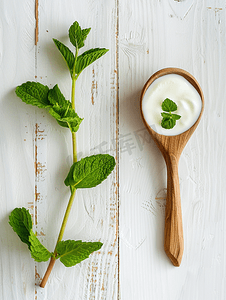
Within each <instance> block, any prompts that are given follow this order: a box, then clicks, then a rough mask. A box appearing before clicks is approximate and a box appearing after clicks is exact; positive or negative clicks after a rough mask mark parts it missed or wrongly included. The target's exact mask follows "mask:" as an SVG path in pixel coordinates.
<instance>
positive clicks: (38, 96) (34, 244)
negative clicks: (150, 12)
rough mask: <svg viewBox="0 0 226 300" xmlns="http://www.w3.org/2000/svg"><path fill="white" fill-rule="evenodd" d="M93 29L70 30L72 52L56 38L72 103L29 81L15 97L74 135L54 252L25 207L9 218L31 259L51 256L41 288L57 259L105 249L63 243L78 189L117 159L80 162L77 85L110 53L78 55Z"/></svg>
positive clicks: (68, 260) (69, 262) (67, 260)
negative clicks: (40, 237) (68, 193)
mask: <svg viewBox="0 0 226 300" xmlns="http://www.w3.org/2000/svg"><path fill="white" fill-rule="evenodd" d="M90 29H91V28H86V29H81V27H80V26H79V24H78V22H74V23H73V24H72V25H71V27H70V28H69V39H70V42H71V44H72V46H73V50H71V49H69V47H67V46H66V45H64V44H63V43H62V42H60V41H58V40H57V39H53V42H54V43H55V45H56V47H57V49H58V50H59V51H60V53H61V55H62V56H63V58H64V60H65V62H66V64H67V67H68V70H69V72H70V75H71V80H72V89H71V101H69V100H66V98H65V97H64V95H63V94H62V92H61V91H60V89H59V87H58V85H57V84H56V85H55V86H54V87H53V88H49V87H48V86H46V85H43V84H41V83H39V82H30V81H28V82H26V83H23V84H21V85H20V86H18V87H17V88H16V94H17V96H18V97H20V98H21V100H22V101H23V102H25V103H26V104H31V105H34V106H37V107H39V108H42V109H46V110H47V111H48V113H49V114H50V115H51V116H52V117H53V118H55V119H56V121H57V123H58V124H59V125H60V126H63V127H67V128H69V129H70V130H71V133H72V145H73V165H72V166H71V168H70V170H69V173H68V176H67V178H66V179H65V185H66V186H69V187H70V190H71V196H70V199H69V202H68V206H67V209H66V212H65V215H64V219H63V222H62V225H61V229H60V233H59V236H58V240H57V243H56V247H55V250H54V251H53V252H50V251H48V250H47V249H46V248H45V247H44V246H43V245H42V244H41V242H40V241H39V240H38V238H37V236H36V235H35V233H34V232H33V231H32V218H31V215H30V214H29V212H28V210H26V209H25V208H15V209H14V210H13V211H12V213H11V214H10V216H9V220H10V221H9V224H10V225H11V226H12V228H13V230H14V231H15V232H16V233H17V234H18V236H19V238H20V239H21V241H22V242H24V243H26V244H27V246H28V249H29V250H30V252H31V256H32V257H33V258H34V259H35V260H36V261H38V262H40V261H47V260H48V259H49V258H50V257H51V261H50V264H49V267H48V269H47V271H46V273H45V276H44V278H43V280H42V282H41V285H40V286H41V287H44V286H45V284H46V282H47V280H48V277H49V274H50V272H51V270H52V267H53V264H54V263H55V261H56V260H57V259H58V258H59V259H60V261H61V262H62V263H63V264H64V265H65V266H66V267H71V266H74V265H75V264H77V263H79V262H81V261H82V260H84V259H86V258H88V257H89V255H90V254H91V253H92V252H93V251H97V250H99V249H100V248H101V247H102V243H101V242H82V241H73V240H68V241H62V238H63V234H64V231H65V227H66V224H67V220H68V217H69V213H70V210H71V206H72V204H73V201H74V198H75V194H76V190H77V189H78V188H92V187H95V186H97V185H98V184H100V183H101V182H102V181H103V180H105V179H106V178H107V177H108V175H110V173H111V172H112V170H113V169H114V167H115V159H114V157H112V156H110V155H108V154H97V155H92V156H89V157H85V158H83V159H81V160H80V161H77V148H76V132H77V131H78V129H79V126H80V124H81V122H82V120H83V119H82V118H80V117H79V116H78V115H77V113H76V112H75V83H76V81H77V79H78V77H79V75H80V74H81V72H82V71H83V70H84V69H85V68H86V67H88V66H89V65H90V64H92V63H93V62H94V61H96V60H97V59H99V58H100V57H101V56H103V55H104V54H105V53H106V52H107V51H108V49H105V48H94V49H90V50H87V51H85V52H84V53H82V54H80V55H79V50H80V49H81V48H82V47H83V46H84V41H85V40H86V38H87V36H88V34H89V32H90Z"/></svg>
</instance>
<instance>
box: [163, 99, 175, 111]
mask: <svg viewBox="0 0 226 300" xmlns="http://www.w3.org/2000/svg"><path fill="white" fill-rule="evenodd" d="M162 110H164V111H168V112H171V111H175V110H177V105H176V103H175V102H173V101H172V100H170V99H169V98H166V99H165V100H164V101H163V103H162Z"/></svg>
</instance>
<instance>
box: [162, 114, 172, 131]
mask: <svg viewBox="0 0 226 300" xmlns="http://www.w3.org/2000/svg"><path fill="white" fill-rule="evenodd" d="M175 125H176V120H174V119H173V118H172V117H170V118H163V119H162V122H161V126H162V127H163V128H165V129H171V128H173V127H174V126H175Z"/></svg>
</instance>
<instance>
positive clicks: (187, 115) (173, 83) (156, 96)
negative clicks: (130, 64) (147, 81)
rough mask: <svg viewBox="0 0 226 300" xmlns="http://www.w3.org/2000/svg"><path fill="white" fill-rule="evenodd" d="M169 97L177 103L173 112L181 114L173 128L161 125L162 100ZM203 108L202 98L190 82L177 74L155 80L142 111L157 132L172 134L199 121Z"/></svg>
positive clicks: (182, 130)
mask: <svg viewBox="0 0 226 300" xmlns="http://www.w3.org/2000/svg"><path fill="white" fill-rule="evenodd" d="M166 98H169V99H170V100H172V101H174V102H175V103H176V104H177V110H176V111H174V112H172V113H175V114H178V115H180V116H181V118H180V119H179V120H177V121H176V125H175V126H174V127H173V128H171V129H165V128H163V127H162V126H161V121H162V116H161V113H162V112H163V110H162V102H163V101H164V100H165V99H166ZM201 109H202V100H201V97H200V95H199V93H198V92H197V90H196V89H195V88H194V87H193V85H192V84H190V82H188V81H187V80H186V79H185V78H184V77H183V76H180V75H177V74H169V75H164V76H161V77H159V78H158V79H156V80H155V81H153V83H152V84H151V85H150V86H149V87H148V89H147V91H146V92H145V95H144V97H143V100H142V112H143V116H144V118H145V120H146V122H147V123H148V125H149V126H150V127H151V128H152V129H153V130H154V131H156V132H157V133H159V134H163V135H167V136H172V135H178V134H181V133H183V132H185V131H186V130H188V129H189V128H190V127H191V126H192V125H194V123H195V122H196V121H197V119H198V117H199V115H200V113H201Z"/></svg>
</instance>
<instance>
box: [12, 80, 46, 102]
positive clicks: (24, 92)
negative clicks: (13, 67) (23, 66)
mask: <svg viewBox="0 0 226 300" xmlns="http://www.w3.org/2000/svg"><path fill="white" fill-rule="evenodd" d="M48 91H49V88H48V86H46V85H43V84H41V83H39V82H31V81H28V82H26V83H23V84H22V85H20V86H18V87H17V88H16V95H17V96H18V97H20V98H21V100H22V101H23V102H25V103H27V104H31V105H34V106H37V107H39V108H48V107H50V106H51V105H50V103H49V100H48V96H47V95H48Z"/></svg>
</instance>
